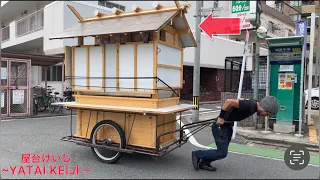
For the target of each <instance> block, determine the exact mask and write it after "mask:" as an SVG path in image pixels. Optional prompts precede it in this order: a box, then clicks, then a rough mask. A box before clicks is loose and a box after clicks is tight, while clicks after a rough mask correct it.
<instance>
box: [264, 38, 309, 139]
mask: <svg viewBox="0 0 320 180" xmlns="http://www.w3.org/2000/svg"><path fill="white" fill-rule="evenodd" d="M266 42H267V44H268V50H269V56H268V66H269V67H268V69H269V72H268V73H269V75H268V79H269V81H268V82H269V83H268V86H267V87H268V89H267V92H269V93H268V95H271V96H275V97H277V99H278V101H279V109H278V114H276V115H274V116H272V117H270V120H273V121H275V123H274V124H273V130H274V131H275V132H279V133H292V132H295V129H296V125H298V126H299V129H300V131H301V127H302V122H303V119H304V116H303V114H304V106H303V96H304V93H303V92H304V67H305V66H304V64H305V63H304V54H303V53H302V52H303V50H304V49H303V43H304V38H303V37H302V36H292V37H281V38H267V39H266Z"/></svg>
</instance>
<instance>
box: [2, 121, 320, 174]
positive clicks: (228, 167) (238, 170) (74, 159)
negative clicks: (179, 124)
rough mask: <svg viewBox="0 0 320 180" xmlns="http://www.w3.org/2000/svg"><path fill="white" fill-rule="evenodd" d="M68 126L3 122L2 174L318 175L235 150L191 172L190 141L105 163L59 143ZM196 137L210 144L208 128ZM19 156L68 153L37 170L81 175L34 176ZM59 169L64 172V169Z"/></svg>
mask: <svg viewBox="0 0 320 180" xmlns="http://www.w3.org/2000/svg"><path fill="white" fill-rule="evenodd" d="M73 124H75V121H74V123H73ZM69 125H70V117H54V118H39V119H21V120H11V121H9V120H6V121H2V122H1V147H0V149H1V151H0V154H1V169H2V173H1V178H39V179H40V178H64V179H65V178H79V179H80V178H103V179H114V178H139V179H145V178H154V179H162V178H171V179H173V178H175V179H176V178H179V179H193V178H201V179H218V178H223V179H227V178H234V179H239V178H241V179H245V178H252V179H261V178H268V179H276V178H280V179H282V178H286V179H287V178H290V179H311V178H312V179H319V167H315V166H308V167H306V168H305V169H303V170H301V171H293V170H291V169H289V168H288V167H287V166H286V165H285V163H284V162H283V161H279V160H273V159H267V158H261V157H255V156H250V155H243V154H235V153H229V155H228V157H227V158H226V159H224V160H220V161H218V162H215V163H213V165H215V166H216V167H217V168H218V170H217V171H216V172H208V171H195V170H194V169H193V166H192V164H191V151H192V150H195V149H199V147H196V146H194V145H193V144H191V143H190V142H188V143H187V144H185V145H184V146H183V147H181V148H179V149H176V150H174V151H173V152H171V153H169V154H167V155H165V156H163V157H160V158H156V159H154V158H152V157H151V156H148V155H141V154H133V155H131V154H125V155H124V156H123V158H122V159H120V161H118V162H117V163H116V164H112V165H109V164H103V163H100V162H99V161H98V160H97V159H96V158H95V157H94V156H93V154H92V152H91V150H90V148H88V147H83V146H77V145H75V144H73V143H69V142H64V141H60V138H61V137H63V136H67V135H69V134H70V128H69ZM73 129H74V128H73ZM73 132H74V130H73ZM195 139H196V140H197V142H198V143H199V144H202V145H205V146H206V145H208V144H210V143H212V136H211V134H210V130H209V128H207V129H204V130H203V131H201V132H199V133H197V134H196V135H195ZM22 154H31V156H32V155H33V154H38V155H40V156H42V155H43V154H50V155H54V156H55V158H57V156H58V155H61V158H62V156H63V154H69V155H70V158H71V161H70V162H69V163H64V162H61V163H58V162H56V163H55V162H52V159H51V161H50V162H48V163H41V164H40V165H41V168H43V166H46V167H47V168H50V166H52V167H53V166H57V165H68V166H69V168H71V167H72V166H78V167H79V174H78V175H50V174H48V173H47V174H45V175H39V174H38V175H34V173H35V172H36V171H35V168H36V166H37V165H38V164H36V163H32V158H31V159H30V160H31V163H30V164H23V163H21V156H22ZM51 157H52V156H51ZM28 165H29V166H33V167H32V168H34V169H33V170H32V171H30V175H29V172H28V168H27V166H28ZM10 166H11V167H12V168H14V167H16V169H15V171H14V172H15V174H14V175H12V170H11V169H10ZM20 166H23V167H24V168H25V169H24V170H25V171H24V172H25V174H26V175H23V171H22V169H19V167H20ZM4 169H7V170H8V172H4V171H5V170H4ZM83 169H88V172H83ZM61 170H62V169H61ZM19 171H20V175H19V174H18V173H19ZM48 172H49V171H48ZM53 172H56V173H58V172H59V171H58V169H57V168H56V169H55V171H53ZM60 172H61V173H62V174H65V173H66V172H65V171H64V172H62V171H60ZM69 173H70V171H69Z"/></svg>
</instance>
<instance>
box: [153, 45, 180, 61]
mask: <svg viewBox="0 0 320 180" xmlns="http://www.w3.org/2000/svg"><path fill="white" fill-rule="evenodd" d="M158 48H159V49H158V64H166V65H171V66H178V67H180V66H181V50H180V49H176V48H173V47H170V46H167V45H164V44H161V43H159V44H158Z"/></svg>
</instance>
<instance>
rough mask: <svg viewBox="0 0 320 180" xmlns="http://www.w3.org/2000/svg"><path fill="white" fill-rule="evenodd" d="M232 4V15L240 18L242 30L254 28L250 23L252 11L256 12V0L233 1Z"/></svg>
mask: <svg viewBox="0 0 320 180" xmlns="http://www.w3.org/2000/svg"><path fill="white" fill-rule="evenodd" d="M230 4H231V6H230V17H239V18H240V28H241V30H244V29H252V28H254V26H252V24H251V23H250V13H254V12H255V8H256V1H248V0H247V1H231V2H230Z"/></svg>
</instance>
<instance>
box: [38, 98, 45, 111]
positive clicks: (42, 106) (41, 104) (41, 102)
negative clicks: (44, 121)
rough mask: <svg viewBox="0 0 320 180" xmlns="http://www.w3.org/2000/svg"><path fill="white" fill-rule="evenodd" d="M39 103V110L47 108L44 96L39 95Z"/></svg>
mask: <svg viewBox="0 0 320 180" xmlns="http://www.w3.org/2000/svg"><path fill="white" fill-rule="evenodd" d="M37 105H38V111H39V112H43V111H44V110H46V109H47V107H46V105H45V103H44V100H43V99H42V97H37Z"/></svg>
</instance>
